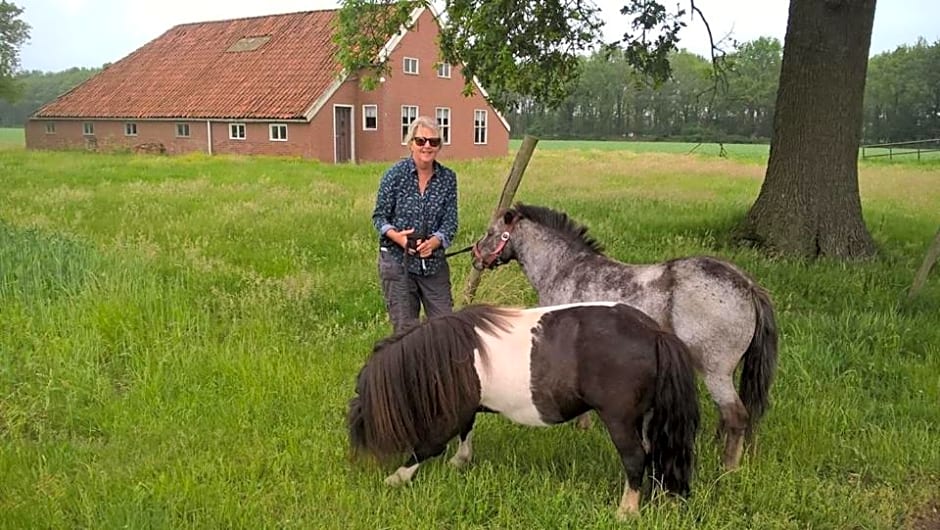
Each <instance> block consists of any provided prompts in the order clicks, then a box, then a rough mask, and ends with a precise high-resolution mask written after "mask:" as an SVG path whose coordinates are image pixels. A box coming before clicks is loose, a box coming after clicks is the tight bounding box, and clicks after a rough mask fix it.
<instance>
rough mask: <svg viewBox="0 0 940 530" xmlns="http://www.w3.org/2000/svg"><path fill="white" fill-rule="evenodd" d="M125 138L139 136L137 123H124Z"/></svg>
mask: <svg viewBox="0 0 940 530" xmlns="http://www.w3.org/2000/svg"><path fill="white" fill-rule="evenodd" d="M124 136H137V122H133V121H128V122H125V123H124Z"/></svg>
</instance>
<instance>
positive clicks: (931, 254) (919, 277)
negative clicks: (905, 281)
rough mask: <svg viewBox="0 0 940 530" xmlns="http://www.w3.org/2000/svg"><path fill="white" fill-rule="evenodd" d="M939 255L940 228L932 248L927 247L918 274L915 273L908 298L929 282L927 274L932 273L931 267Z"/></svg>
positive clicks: (912, 296)
mask: <svg viewBox="0 0 940 530" xmlns="http://www.w3.org/2000/svg"><path fill="white" fill-rule="evenodd" d="M938 257H940V230H937V235H936V236H934V238H933V243H931V244H930V248H928V249H927V254H926V255H925V256H924V263H923V264H922V265H921V266H920V269H919V270H918V271H917V274H915V275H914V283H913V284H911V290H910V291H908V294H907V299H908V300H911V299H912V298H914V297H915V296H916V295H917V293H918V291H920V290H921V289H922V288H923V287H924V283H926V282H927V274H929V273H930V269H931V268H933V266H934V263H936V262H937V258H938Z"/></svg>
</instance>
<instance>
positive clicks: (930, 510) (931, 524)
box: [908, 500, 940, 530]
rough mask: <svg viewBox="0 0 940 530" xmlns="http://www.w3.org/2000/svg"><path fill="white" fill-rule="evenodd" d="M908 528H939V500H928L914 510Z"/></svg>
mask: <svg viewBox="0 0 940 530" xmlns="http://www.w3.org/2000/svg"><path fill="white" fill-rule="evenodd" d="M908 528H909V529H910V530H940V500H935V501H932V502H929V503H927V504H926V505H925V506H924V507H922V508H920V509H919V510H917V511H915V512H914V516H913V517H911V522H910V524H909V525H908Z"/></svg>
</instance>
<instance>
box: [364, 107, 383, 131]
mask: <svg viewBox="0 0 940 530" xmlns="http://www.w3.org/2000/svg"><path fill="white" fill-rule="evenodd" d="M370 111H371V112H372V115H371V116H370V115H369V112H370ZM369 118H372V119H374V120H375V123H374V124H373V125H372V127H369ZM362 130H363V131H377V130H379V106H378V105H363V106H362Z"/></svg>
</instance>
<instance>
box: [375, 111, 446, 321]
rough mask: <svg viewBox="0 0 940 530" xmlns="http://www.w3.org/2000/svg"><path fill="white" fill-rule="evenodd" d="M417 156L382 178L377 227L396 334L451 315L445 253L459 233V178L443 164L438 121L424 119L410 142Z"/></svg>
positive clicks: (413, 125)
mask: <svg viewBox="0 0 940 530" xmlns="http://www.w3.org/2000/svg"><path fill="white" fill-rule="evenodd" d="M405 143H406V144H407V145H408V147H409V149H410V151H411V156H409V157H408V158H405V159H404V160H402V161H400V162H398V163H396V164H395V165H393V166H392V167H391V168H389V169H388V171H386V172H385V175H384V176H383V177H382V181H381V183H380V184H379V191H378V195H377V196H376V199H375V210H374V211H373V212H372V224H373V225H374V226H375V229H376V230H378V232H379V278H380V279H381V281H382V292H383V294H384V296H385V307H386V309H387V310H388V315H389V318H390V319H391V321H392V326H393V327H394V328H395V331H396V332H399V331H403V330H405V329H407V328H408V327H409V326H411V325H413V324H416V323H417V322H418V315H419V313H420V311H421V306H424V313H425V315H426V316H429V317H431V316H435V315H441V314H446V313H450V312H452V310H453V298H452V297H451V283H450V268H449V267H448V265H447V260H445V259H444V249H446V248H447V247H449V246H450V245H451V243H452V242H453V240H454V236H455V235H456V234H457V175H456V174H455V173H454V172H453V170H451V169H449V168H447V167H444V166H443V165H441V163H440V162H438V161H437V155H438V154H439V153H440V152H441V143H442V140H441V134H440V129H439V127H438V125H437V122H436V121H435V120H434V119H433V118H430V117H427V116H420V117H418V118H417V119H415V121H413V122H412V123H411V127H409V129H408V135H407V136H406V137H405Z"/></svg>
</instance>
